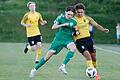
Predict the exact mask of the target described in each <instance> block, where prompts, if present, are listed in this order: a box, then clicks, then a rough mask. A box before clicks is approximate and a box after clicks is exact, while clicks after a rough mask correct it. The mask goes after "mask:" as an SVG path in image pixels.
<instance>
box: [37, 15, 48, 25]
mask: <svg viewBox="0 0 120 80" xmlns="http://www.w3.org/2000/svg"><path fill="white" fill-rule="evenodd" d="M39 17H40V19H39V21H40V24H41V25H45V24H47V21H46V20H43V18H42V16H41V14H39Z"/></svg>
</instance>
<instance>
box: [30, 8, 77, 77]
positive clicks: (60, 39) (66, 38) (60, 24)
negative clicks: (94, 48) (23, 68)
mask: <svg viewBox="0 0 120 80" xmlns="http://www.w3.org/2000/svg"><path fill="white" fill-rule="evenodd" d="M73 15H74V7H73V6H69V7H67V8H66V10H65V14H61V15H60V16H58V17H57V18H56V20H55V21H54V24H53V26H52V29H58V31H57V33H56V36H55V37H54V39H53V41H52V44H51V46H50V48H49V50H48V52H47V54H46V55H45V56H44V57H43V58H42V59H41V60H40V62H39V63H38V64H37V65H36V66H35V68H34V69H32V70H31V72H30V78H32V77H34V75H35V72H36V70H38V69H39V68H40V67H41V66H42V65H44V64H45V63H46V61H48V60H49V59H50V58H51V57H52V56H53V55H57V54H58V53H59V52H60V51H61V50H62V48H63V47H65V48H67V49H68V50H69V51H68V55H67V56H66V57H65V60H64V62H63V63H64V64H63V65H62V66H61V67H60V70H61V71H62V72H63V73H64V74H67V72H66V70H65V65H66V64H67V63H68V62H69V61H70V59H71V58H72V57H73V55H74V52H75V50H76V46H75V44H74V39H73V36H72V33H73V30H74V28H75V27H76V20H75V19H74V18H73Z"/></svg>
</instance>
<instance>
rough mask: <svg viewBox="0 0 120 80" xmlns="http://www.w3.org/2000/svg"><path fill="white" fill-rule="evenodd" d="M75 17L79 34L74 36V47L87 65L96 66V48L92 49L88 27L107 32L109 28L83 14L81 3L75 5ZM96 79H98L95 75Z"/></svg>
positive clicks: (83, 9) (83, 8)
mask: <svg viewBox="0 0 120 80" xmlns="http://www.w3.org/2000/svg"><path fill="white" fill-rule="evenodd" d="M75 11H76V15H75V19H76V21H77V27H78V30H79V32H80V35H78V36H74V39H75V42H76V47H77V49H78V51H79V52H80V53H82V55H83V56H84V57H85V58H86V60H87V61H86V63H87V67H95V68H96V54H95V52H96V50H95V49H94V47H93V45H94V43H93V40H92V39H91V37H90V32H89V27H90V25H93V27H96V28H97V29H98V30H100V31H102V32H105V33H108V32H109V29H106V28H103V27H102V26H101V25H99V24H98V23H97V22H95V21H94V20H93V19H92V18H91V17H89V16H86V15H85V6H84V4H82V3H78V4H76V5H75ZM96 80H99V79H98V77H96Z"/></svg>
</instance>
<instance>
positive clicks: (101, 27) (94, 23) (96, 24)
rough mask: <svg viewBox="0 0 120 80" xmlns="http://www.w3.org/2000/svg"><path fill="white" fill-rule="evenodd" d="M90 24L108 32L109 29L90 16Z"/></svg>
mask: <svg viewBox="0 0 120 80" xmlns="http://www.w3.org/2000/svg"><path fill="white" fill-rule="evenodd" d="M90 24H91V25H93V26H94V27H96V28H97V29H98V30H100V31H102V32H105V33H108V32H109V29H107V28H104V27H103V26H101V25H100V24H98V23H96V22H95V21H94V20H93V19H92V18H90Z"/></svg>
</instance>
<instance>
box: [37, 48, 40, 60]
mask: <svg viewBox="0 0 120 80" xmlns="http://www.w3.org/2000/svg"><path fill="white" fill-rule="evenodd" d="M40 55H41V49H40V48H38V49H37V50H36V60H39V59H40Z"/></svg>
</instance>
